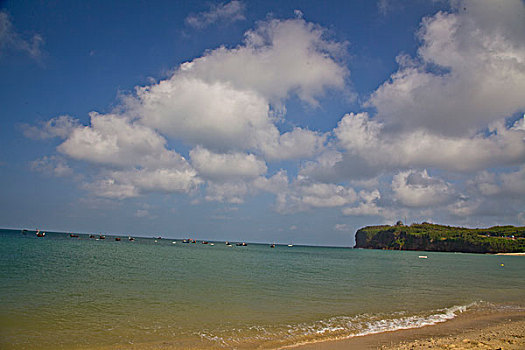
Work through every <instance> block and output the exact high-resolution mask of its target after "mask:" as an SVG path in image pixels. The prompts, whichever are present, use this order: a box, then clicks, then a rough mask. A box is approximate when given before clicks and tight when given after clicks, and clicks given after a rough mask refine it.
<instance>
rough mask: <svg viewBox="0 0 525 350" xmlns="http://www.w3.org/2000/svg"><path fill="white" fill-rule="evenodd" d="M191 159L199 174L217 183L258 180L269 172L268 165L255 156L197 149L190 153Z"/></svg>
mask: <svg viewBox="0 0 525 350" xmlns="http://www.w3.org/2000/svg"><path fill="white" fill-rule="evenodd" d="M190 157H191V162H192V164H193V166H194V167H195V169H197V170H198V172H199V174H201V175H202V176H203V177H205V178H209V179H212V180H215V181H221V180H222V181H226V180H231V179H234V178H256V177H258V176H260V175H263V174H265V173H266V171H267V167H266V163H265V162H264V161H262V160H260V159H257V157H256V156H255V155H253V154H246V153H239V152H237V153H229V154H218V153H213V152H210V151H209V150H207V149H205V148H202V147H196V148H194V149H192V150H191V151H190Z"/></svg>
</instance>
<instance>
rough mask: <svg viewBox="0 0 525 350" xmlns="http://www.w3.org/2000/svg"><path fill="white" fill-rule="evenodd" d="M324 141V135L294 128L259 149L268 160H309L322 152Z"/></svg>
mask: <svg viewBox="0 0 525 350" xmlns="http://www.w3.org/2000/svg"><path fill="white" fill-rule="evenodd" d="M325 140H326V135H321V133H319V132H315V131H310V130H307V129H301V128H297V127H296V128H294V129H293V130H292V131H290V132H286V133H284V134H282V135H280V136H279V138H278V140H277V142H268V143H263V144H262V145H261V149H262V151H263V153H264V155H265V157H266V158H267V159H269V160H280V159H301V158H311V157H312V156H314V155H315V154H317V153H319V152H321V151H322V150H323V146H324V142H325Z"/></svg>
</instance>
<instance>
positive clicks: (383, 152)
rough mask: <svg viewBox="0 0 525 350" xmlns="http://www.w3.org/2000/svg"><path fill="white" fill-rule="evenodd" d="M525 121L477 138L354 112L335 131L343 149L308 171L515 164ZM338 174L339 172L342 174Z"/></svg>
mask: <svg viewBox="0 0 525 350" xmlns="http://www.w3.org/2000/svg"><path fill="white" fill-rule="evenodd" d="M522 124H523V120H521V119H520V120H518V121H516V122H515V123H514V124H513V125H512V126H511V127H507V126H506V125H505V124H504V123H503V121H499V122H495V123H493V124H492V125H491V128H490V133H488V134H486V133H481V132H480V133H478V134H476V135H473V136H471V137H452V136H440V135H436V134H433V133H432V132H430V131H427V130H424V129H416V130H413V131H407V132H397V133H391V132H388V130H386V131H385V130H384V129H385V125H384V124H383V123H381V122H379V121H376V120H374V119H371V118H370V117H369V115H368V114H367V113H358V114H354V113H350V114H347V115H345V116H344V117H343V118H342V119H341V121H340V122H339V124H338V126H337V128H335V129H334V134H335V136H336V140H337V142H338V145H339V146H340V147H341V148H342V150H343V152H332V153H327V155H326V156H324V157H320V158H319V159H318V161H317V162H312V163H308V164H307V165H306V166H305V167H304V168H303V170H302V171H303V173H304V174H307V175H311V176H314V177H323V176H325V177H328V178H329V177H330V176H332V177H337V176H338V177H339V178H341V177H345V176H351V177H357V178H358V177H359V176H361V175H362V174H365V175H368V176H374V175H377V174H379V173H381V172H383V171H392V170H395V169H399V168H410V167H422V168H437V169H444V170H450V171H457V172H472V171H477V170H481V169H484V168H487V167H494V166H512V165H517V164H522V163H523V162H524V161H525V142H524V138H525V131H524V130H522V128H521V125H522ZM337 173H338V174H337Z"/></svg>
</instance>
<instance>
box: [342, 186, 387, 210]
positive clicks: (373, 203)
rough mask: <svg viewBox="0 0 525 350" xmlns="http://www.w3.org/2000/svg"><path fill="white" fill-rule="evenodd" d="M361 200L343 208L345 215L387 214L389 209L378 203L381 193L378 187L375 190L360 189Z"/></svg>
mask: <svg viewBox="0 0 525 350" xmlns="http://www.w3.org/2000/svg"><path fill="white" fill-rule="evenodd" d="M359 198H360V202H359V204H358V205H357V206H353V207H345V208H343V209H342V210H341V212H342V213H343V215H349V216H382V215H383V214H384V215H387V216H388V214H389V213H388V211H387V210H385V209H384V208H382V207H381V206H379V205H378V201H379V200H380V199H381V193H380V192H379V191H378V190H377V189H376V190H373V191H364V190H363V191H360V192H359Z"/></svg>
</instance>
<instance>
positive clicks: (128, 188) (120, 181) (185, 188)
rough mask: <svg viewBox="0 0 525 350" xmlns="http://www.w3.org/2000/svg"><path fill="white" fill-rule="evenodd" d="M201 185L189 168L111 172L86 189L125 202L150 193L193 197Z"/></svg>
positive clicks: (105, 173)
mask: <svg viewBox="0 0 525 350" xmlns="http://www.w3.org/2000/svg"><path fill="white" fill-rule="evenodd" d="M201 183H202V180H201V179H200V178H198V177H197V174H196V172H195V171H194V170H193V169H191V168H190V167H186V168H185V169H184V168H183V169H162V168H160V169H133V170H120V171H109V172H104V173H103V174H101V176H100V178H99V179H97V180H95V181H93V182H91V183H86V184H85V185H84V187H85V188H86V189H87V190H89V191H91V192H93V193H94V194H95V195H97V196H100V197H107V198H115V199H124V198H131V197H137V196H139V195H141V194H144V193H150V192H158V193H190V192H192V191H193V190H195V189H196V188H197V186H198V185H200V184H201Z"/></svg>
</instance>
